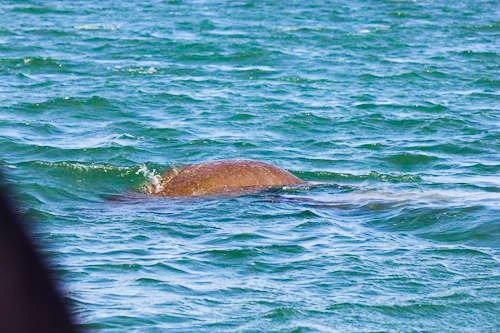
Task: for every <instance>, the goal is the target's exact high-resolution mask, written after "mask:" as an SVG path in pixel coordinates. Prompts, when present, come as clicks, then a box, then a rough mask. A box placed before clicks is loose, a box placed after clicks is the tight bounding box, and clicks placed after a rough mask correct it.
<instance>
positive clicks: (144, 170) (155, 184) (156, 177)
mask: <svg viewBox="0 0 500 333" xmlns="http://www.w3.org/2000/svg"><path fill="white" fill-rule="evenodd" d="M135 174H136V175H139V174H140V175H143V176H144V177H146V179H147V180H148V182H147V183H146V184H145V185H144V188H143V189H144V192H146V193H149V194H155V193H158V192H160V191H161V189H162V185H161V180H162V177H161V175H160V174H159V173H158V172H157V171H156V170H155V169H152V170H151V169H149V168H148V167H147V166H146V165H145V164H142V165H141V166H140V167H139V169H138V170H137V171H136V173H135Z"/></svg>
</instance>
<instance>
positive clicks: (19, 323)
mask: <svg viewBox="0 0 500 333" xmlns="http://www.w3.org/2000/svg"><path fill="white" fill-rule="evenodd" d="M8 193H11V192H10V191H8V187H7V185H6V184H5V182H4V181H3V179H2V177H1V176H0V332H2V333H17V332H19V333H22V332H26V333H34V332H38V333H44V332H51V333H57V332H77V331H78V330H77V329H76V327H75V325H74V324H73V322H72V319H71V316H70V313H69V310H68V307H67V305H66V304H65V303H64V301H63V299H62V297H61V294H60V293H59V291H58V290H57V288H56V285H55V283H54V280H53V279H52V278H51V274H50V272H49V270H48V269H47V267H46V266H45V265H44V261H43V260H42V258H41V257H40V255H39V254H38V252H37V251H36V249H35V246H34V245H33V242H32V240H31V239H30V237H29V236H28V233H27V231H26V224H25V223H23V222H24V221H22V217H21V215H20V214H19V213H18V212H17V211H16V210H15V209H14V208H13V207H14V205H13V202H12V197H11V196H9V195H8Z"/></svg>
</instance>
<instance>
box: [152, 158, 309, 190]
mask: <svg viewBox="0 0 500 333" xmlns="http://www.w3.org/2000/svg"><path fill="white" fill-rule="evenodd" d="M302 183H304V181H303V180H302V179H300V178H297V177H295V176H294V175H292V174H291V173H290V172H288V171H286V170H283V169H280V168H278V167H276V166H274V165H271V164H268V163H263V162H257V161H247V160H232V161H217V162H207V163H201V164H193V165H190V166H187V167H184V168H182V169H173V170H169V171H167V172H166V173H165V174H164V175H163V178H162V180H161V186H160V187H159V189H158V190H157V191H156V192H155V193H154V194H156V195H162V196H172V197H181V196H203V195H216V194H239V193H245V192H251V191H255V190H262V189H266V188H272V187H280V186H287V185H299V184H302Z"/></svg>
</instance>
